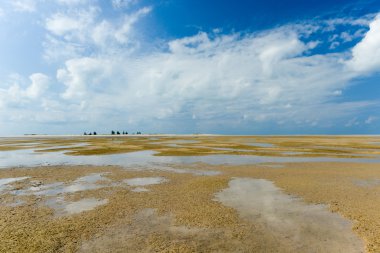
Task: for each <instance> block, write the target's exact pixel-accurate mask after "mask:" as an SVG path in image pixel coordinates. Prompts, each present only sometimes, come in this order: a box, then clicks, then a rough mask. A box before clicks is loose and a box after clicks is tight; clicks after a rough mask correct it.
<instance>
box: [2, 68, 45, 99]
mask: <svg viewBox="0 0 380 253" xmlns="http://www.w3.org/2000/svg"><path fill="white" fill-rule="evenodd" d="M10 82H11V83H10V85H9V87H8V88H6V89H0V100H1V101H2V105H3V106H5V105H11V106H14V105H21V104H26V103H29V102H32V101H35V100H37V99H40V98H41V97H42V96H43V95H44V93H45V91H46V90H47V89H48V87H49V84H50V79H49V77H48V76H46V75H44V74H42V73H34V74H32V75H30V76H29V81H28V80H26V79H24V78H23V77H22V76H20V75H12V76H11V77H10ZM25 84H27V85H25ZM24 86H26V87H25V88H23V87H24Z"/></svg>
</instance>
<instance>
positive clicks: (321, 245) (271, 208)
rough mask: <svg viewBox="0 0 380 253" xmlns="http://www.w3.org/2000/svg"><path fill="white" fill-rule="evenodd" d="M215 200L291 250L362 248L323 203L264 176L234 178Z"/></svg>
mask: <svg viewBox="0 0 380 253" xmlns="http://www.w3.org/2000/svg"><path fill="white" fill-rule="evenodd" d="M216 200H217V201H220V202H221V203H222V204H224V205H226V206H228V207H232V208H234V209H236V210H237V212H238V213H239V215H240V216H241V217H242V218H243V219H246V220H248V221H251V222H253V223H255V224H260V225H262V226H264V227H266V228H268V229H270V231H271V232H272V233H273V236H274V237H275V239H276V241H278V242H279V243H281V244H283V245H287V246H290V247H291V248H292V249H294V252H347V253H349V252H364V243H363V242H362V241H361V239H359V237H358V236H357V235H356V234H354V232H353V231H352V229H351V227H352V224H351V222H349V221H348V220H346V219H344V218H343V217H341V216H340V215H338V214H336V213H331V212H329V211H328V208H327V207H326V206H324V205H307V204H305V203H304V202H302V201H301V200H300V199H298V198H294V197H291V196H289V195H287V194H284V193H283V192H282V191H281V190H280V189H279V188H277V187H276V186H275V185H274V184H273V183H272V182H270V181H268V180H264V179H251V178H235V179H233V180H231V181H230V183H229V188H227V189H225V190H223V191H221V192H219V193H217V194H216Z"/></svg>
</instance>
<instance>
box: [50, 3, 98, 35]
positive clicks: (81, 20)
mask: <svg viewBox="0 0 380 253" xmlns="http://www.w3.org/2000/svg"><path fill="white" fill-rule="evenodd" d="M98 11H99V10H98V9H97V8H96V7H90V8H89V9H87V10H76V11H74V12H72V13H68V14H66V13H60V12H59V13H56V14H54V15H52V16H51V17H50V18H48V19H47V20H46V29H47V30H48V31H49V32H51V33H52V34H54V35H56V36H62V37H63V38H64V39H65V40H67V41H70V40H79V41H83V40H84V39H85V34H86V33H87V31H86V29H87V28H89V27H90V26H91V25H92V24H93V23H94V22H95V17H96V15H97V12H98Z"/></svg>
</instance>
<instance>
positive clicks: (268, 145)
mask: <svg viewBox="0 0 380 253" xmlns="http://www.w3.org/2000/svg"><path fill="white" fill-rule="evenodd" d="M247 145H248V146H254V147H260V148H273V147H274V146H275V145H274V144H272V143H264V142H251V143H247Z"/></svg>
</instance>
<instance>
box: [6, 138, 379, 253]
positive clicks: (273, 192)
mask: <svg viewBox="0 0 380 253" xmlns="http://www.w3.org/2000/svg"><path fill="white" fill-rule="evenodd" d="M170 138H172V137H170ZM202 138H206V137H202ZM207 138H210V137H207ZM313 138H314V137H313ZM357 138H360V141H358V140H356V139H353V140H352V139H350V140H349V141H347V140H339V138H338V141H337V142H338V143H339V142H342V143H345V144H344V145H346V146H348V145H350V144H349V143H351V145H353V144H352V143H356V144H357V145H359V144H358V143H359V142H360V143H362V144H361V145H364V144H363V143H364V142H365V143H367V141H368V140H367V139H365V141H364V142H363V138H362V137H357ZM157 139H158V140H159V141H162V140H161V138H157ZM226 140H228V138H227V139H226V138H225V139H224V140H223V142H226ZM237 140H239V139H238V138H235V139H234V141H233V142H237ZM269 140H270V141H271V143H272V144H273V145H279V144H278V143H277V144H276V141H277V142H279V141H278V140H276V138H274V139H273V140H272V139H269ZM291 140H292V141H293V142H297V143H303V142H309V141H310V140H311V139H306V141H305V138H303V137H299V138H298V139H297V138H295V139H292V138H291ZM144 141H145V140H144ZM154 141H157V140H154ZM197 141H198V142H199V140H197ZM202 141H204V140H202ZM229 141H231V142H232V140H229ZM281 141H282V142H284V139H282V140H281ZM329 141H330V142H332V140H331V139H330V140H329ZM216 142H221V141H220V140H218V141H215V142H211V143H209V144H207V145H209V146H210V145H216ZM257 142H258V143H266V142H268V139H266V140H265V141H263V140H259V141H257ZM320 142H322V141H320ZM323 142H326V139H323ZM175 143H177V144H181V141H178V140H177V141H175ZM9 144H10V143H7V145H9ZM71 144H73V143H72V142H71ZM309 144H310V143H309ZM309 144H307V145H309ZM319 144H320V143H318V145H319ZM23 145H24V144H23ZM51 145H58V144H51ZM60 145H61V143H60ZM157 145H161V144H157ZM181 145H182V144H181ZM183 145H199V143H194V141H191V140H188V139H187V141H185V142H183ZM281 145H282V144H281ZM294 145H295V144H294ZM300 145H301V146H302V145H304V144H300ZM305 145H306V144H305ZM325 145H327V144H325ZM342 145H343V144H342ZM344 145H343V146H344ZM365 145H366V144H365ZM346 146H345V147H339V148H340V149H342V148H343V149H345V148H347V147H346ZM261 148H273V147H261ZM298 149H301V148H300V147H299V148H298ZM219 151H221V150H218V152H219ZM181 152H182V151H181ZM228 152H229V151H228ZM281 152H284V151H283V150H282V151H281ZM289 152H293V151H289ZM331 152H332V151H331ZM370 152H371V153H376V152H377V151H376V150H375V149H374V150H370ZM359 153H362V154H364V153H365V152H364V151H360V152H359ZM353 154H354V152H352V154H351V155H353ZM334 156H335V155H332V157H334ZM237 157H239V156H237ZM273 160H275V159H273ZM268 161H270V159H269V160H265V161H264V163H256V164H240V163H236V164H214V165H213V164H210V163H199V162H198V163H197V162H195V163H191V162H189V163H181V162H180V160H175V163H167V160H163V162H160V163H157V161H154V162H153V163H145V164H144V163H141V164H140V165H138V164H127V166H125V167H120V166H93V165H81V166H75V165H55V166H37V167H28V168H27V167H23V166H22V167H18V168H4V169H0V202H1V205H0V241H1V243H0V252H365V251H367V252H379V251H380V212H378V210H380V209H379V208H380V206H379V205H380V204H379V203H380V201H379V200H380V199H379V198H380V183H378V182H380V165H379V164H378V163H357V162H344V161H340V162H302V161H297V162H293V163H292V162H281V163H270V162H268Z"/></svg>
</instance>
